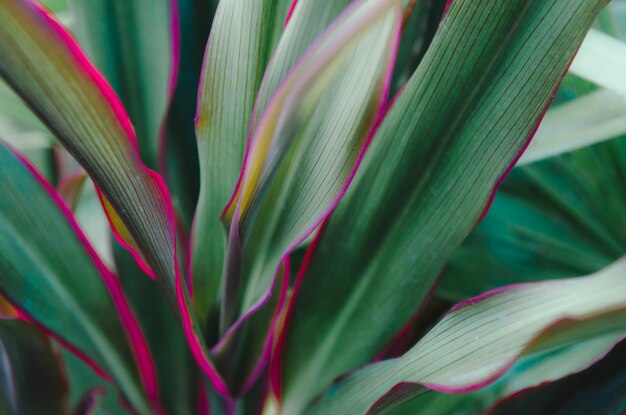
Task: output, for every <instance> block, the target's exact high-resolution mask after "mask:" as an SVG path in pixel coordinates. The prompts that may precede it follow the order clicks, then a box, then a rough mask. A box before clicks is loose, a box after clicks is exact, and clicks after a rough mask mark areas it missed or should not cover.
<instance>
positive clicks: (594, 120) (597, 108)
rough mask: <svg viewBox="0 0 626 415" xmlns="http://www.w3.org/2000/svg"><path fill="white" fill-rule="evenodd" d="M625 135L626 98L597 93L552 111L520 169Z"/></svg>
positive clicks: (614, 93)
mask: <svg viewBox="0 0 626 415" xmlns="http://www.w3.org/2000/svg"><path fill="white" fill-rule="evenodd" d="M621 135H626V96H623V95H620V94H618V93H616V92H613V91H609V90H607V89H602V90H599V91H595V92H592V93H590V94H587V95H585V96H583V97H581V98H578V99H576V100H574V101H571V102H568V103H565V104H562V105H559V106H558V107H556V108H554V109H551V110H550V111H548V113H547V114H546V117H545V118H544V119H543V121H542V122H541V125H540V126H539V130H537V134H536V135H535V137H534V138H533V140H532V142H531V143H530V145H529V146H528V148H527V149H526V151H524V154H523V155H522V157H521V158H520V160H519V161H518V163H517V164H516V166H521V165H524V164H528V163H532V162H535V161H537V160H541V159H544V158H548V157H552V156H556V155H560V154H562V153H566V152H569V151H572V150H575V149H578V148H581V147H585V146H588V145H592V144H595V143H598V142H601V141H604V140H608V139H611V138H615V137H618V136H621Z"/></svg>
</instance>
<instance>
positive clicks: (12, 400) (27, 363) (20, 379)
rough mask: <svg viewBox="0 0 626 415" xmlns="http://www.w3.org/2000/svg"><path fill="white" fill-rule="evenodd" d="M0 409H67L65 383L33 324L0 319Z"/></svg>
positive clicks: (12, 413)
mask: <svg viewBox="0 0 626 415" xmlns="http://www.w3.org/2000/svg"><path fill="white" fill-rule="evenodd" d="M0 413H2V414H6V415H20V414H44V413H45V414H50V415H62V414H65V413H67V385H66V382H65V379H63V375H62V374H61V370H60V367H59V361H58V359H57V356H55V355H54V353H53V351H52V349H51V348H50V343H49V342H48V340H47V339H46V338H45V337H44V336H43V335H42V334H41V333H40V332H39V331H38V330H37V329H35V328H34V327H33V326H30V325H28V324H26V323H25V322H23V321H19V320H4V319H0Z"/></svg>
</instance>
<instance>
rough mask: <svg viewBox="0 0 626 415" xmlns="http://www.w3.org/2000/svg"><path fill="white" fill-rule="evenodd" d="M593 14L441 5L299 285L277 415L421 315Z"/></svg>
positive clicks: (597, 6) (525, 5)
mask: <svg viewBox="0 0 626 415" xmlns="http://www.w3.org/2000/svg"><path fill="white" fill-rule="evenodd" d="M604 3H605V2H604V1H600V0H598V1H586V0H585V1H582V0H579V1H576V2H575V5H574V3H572V2H571V1H570V0H567V1H564V0H545V1H539V2H537V1H530V0H519V1H515V2H498V3H494V2H490V1H476V0H471V1H463V0H457V1H454V2H452V3H451V5H450V7H449V9H448V11H447V14H446V16H445V17H444V20H443V21H442V22H441V24H440V26H439V31H438V33H437V34H436V35H435V38H434V40H433V42H432V43H431V46H430V48H429V50H428V51H427V53H426V55H425V57H424V59H423V60H422V62H421V63H420V65H419V67H418V69H417V71H416V72H415V74H414V75H413V77H412V78H411V80H410V81H409V82H408V84H407V85H406V86H405V88H404V90H403V91H402V92H401V93H400V94H399V96H398V97H397V98H396V99H395V101H394V104H393V106H392V107H391V108H390V110H389V112H388V113H387V116H386V117H385V120H384V121H383V123H382V124H381V126H380V128H379V129H378V132H377V134H376V136H375V137H374V139H373V143H372V146H371V148H370V149H369V151H368V153H367V154H366V156H365V159H364V161H363V163H362V165H361V167H360V169H359V172H358V173H357V175H356V177H355V180H354V183H353V184H352V186H351V187H350V188H349V189H348V192H347V193H346V195H345V197H344V199H343V200H342V201H341V202H340V203H339V205H338V207H337V210H336V211H335V212H334V213H333V215H332V216H331V217H330V220H329V221H328V223H327V225H326V228H325V229H324V231H323V232H322V233H321V237H320V238H319V239H318V241H317V243H316V245H317V249H315V250H314V249H313V248H311V250H310V252H309V254H310V258H309V261H307V262H308V267H307V269H306V270H305V271H304V272H303V273H302V274H301V275H300V278H299V281H298V282H296V288H295V291H296V295H295V297H294V300H293V301H292V304H291V307H290V308H291V317H290V319H289V320H288V321H289V322H288V330H287V337H286V340H285V344H284V352H283V354H282V358H283V362H284V365H285V366H284V377H285V379H284V381H283V384H284V391H283V400H284V402H283V404H284V411H285V412H286V413H298V412H299V411H301V409H302V407H303V405H305V404H306V402H308V401H309V400H310V399H311V398H312V397H313V396H315V394H317V393H319V392H320V391H321V390H322V389H323V388H324V387H325V386H327V385H329V384H330V382H331V381H332V380H333V379H334V378H335V377H336V376H338V375H340V374H342V373H345V372H346V371H348V370H350V369H353V368H354V367H356V366H358V365H361V364H364V363H366V362H367V361H369V360H370V359H372V358H373V357H374V356H376V355H377V354H378V352H379V351H380V350H381V349H382V348H383V346H384V345H385V344H386V343H387V342H389V341H390V340H391V338H392V337H393V336H394V335H395V333H396V332H397V331H399V330H400V328H402V327H403V326H404V325H405V324H406V323H407V322H408V321H409V319H410V317H411V316H412V315H413V314H414V313H415V312H416V311H417V310H418V308H419V306H420V304H421V302H422V300H423V299H424V298H425V297H426V295H427V293H428V292H429V291H430V290H431V289H432V285H433V283H434V281H435V279H436V277H437V275H438V274H439V273H440V271H441V269H442V268H443V266H444V265H445V263H446V262H447V260H448V259H449V257H450V255H451V254H452V252H453V251H454V250H455V249H456V247H458V246H459V245H460V244H461V242H462V241H463V239H464V238H465V237H466V236H467V235H468V234H469V232H470V231H471V229H472V228H473V226H474V224H475V223H476V222H477V221H478V220H479V219H480V216H481V214H482V213H483V212H484V211H485V209H486V208H487V207H488V204H489V201H490V198H491V197H492V195H493V193H494V189H495V188H496V187H497V186H498V185H499V183H500V182H501V180H502V177H503V176H504V175H505V174H506V173H507V172H508V170H509V169H510V168H511V166H512V164H513V163H514V161H515V159H516V158H517V157H518V156H519V154H520V152H521V151H522V150H523V149H524V147H525V146H526V144H527V143H528V141H529V139H530V138H531V137H532V135H533V133H534V130H535V129H536V126H537V124H538V123H539V121H540V119H541V117H542V115H543V113H544V112H545V110H546V108H547V106H548V104H549V102H550V99H551V96H552V94H553V92H554V91H555V90H556V88H557V86H558V84H559V82H560V80H561V78H562V76H563V75H564V72H565V70H566V68H567V66H568V64H569V62H570V61H571V59H572V58H573V56H574V53H575V51H576V49H577V47H578V45H579V44H580V42H581V41H582V39H583V37H584V34H585V32H586V30H587V29H588V28H589V26H590V25H591V23H592V22H593V18H594V16H595V15H596V14H597V13H598V12H599V11H600V10H601V9H602V6H603V5H604ZM555 51H558V52H555ZM314 245H315V244H314ZM312 333H314V335H313V334H312ZM279 354H280V352H279ZM279 393H280V392H279Z"/></svg>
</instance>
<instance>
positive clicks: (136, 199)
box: [0, 0, 226, 393]
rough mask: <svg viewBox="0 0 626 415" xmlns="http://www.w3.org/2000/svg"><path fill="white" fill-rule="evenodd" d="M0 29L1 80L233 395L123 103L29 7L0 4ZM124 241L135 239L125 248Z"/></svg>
mask: <svg viewBox="0 0 626 415" xmlns="http://www.w3.org/2000/svg"><path fill="white" fill-rule="evenodd" d="M0 22H1V23H2V24H0V74H1V75H2V76H3V77H4V78H5V79H6V80H7V81H8V82H9V84H11V85H12V86H13V88H14V89H15V90H16V91H17V92H18V93H19V94H20V95H21V96H22V98H24V100H25V101H26V102H27V103H28V104H29V105H30V107H31V108H32V109H33V110H34V111H35V112H36V113H37V114H38V115H39V116H40V117H41V118H42V120H43V121H44V122H45V123H46V124H47V125H48V126H49V128H50V129H51V130H52V131H53V132H54V133H55V135H56V137H57V138H58V139H59V141H61V143H62V144H63V145H64V146H65V147H66V148H67V149H68V150H69V151H70V153H72V155H73V156H74V157H75V158H76V159H77V160H78V162H79V163H80V164H81V165H82V166H83V168H84V169H85V171H86V172H87V173H88V174H89V175H90V177H91V178H92V179H93V181H94V183H95V184H96V185H97V186H98V188H99V190H100V192H101V194H102V196H103V205H104V207H105V209H106V211H107V216H108V217H109V219H110V222H111V224H112V225H113V227H114V229H115V230H116V232H117V236H118V238H119V240H120V242H122V243H123V244H124V245H125V246H126V247H128V248H129V249H131V252H133V253H134V255H135V257H136V258H137V259H138V260H139V261H138V262H139V263H140V264H142V263H143V261H142V259H145V261H146V263H145V264H143V265H144V266H149V268H150V270H149V271H152V272H153V273H154V275H155V276H156V278H157V280H158V282H159V284H160V285H161V288H162V289H163V290H164V292H165V293H166V297H167V298H168V301H169V303H170V306H171V307H172V309H173V310H175V312H176V313H177V314H178V313H180V314H179V317H180V320H181V324H182V327H183V329H184V332H185V334H186V335H187V339H188V341H189V343H190V347H191V350H192V353H193V354H194V356H195V357H196V358H197V360H198V362H199V364H200V366H201V368H202V369H203V370H204V371H205V373H207V375H208V376H209V377H210V378H211V379H212V380H213V382H214V383H215V385H216V388H217V389H218V390H219V391H220V392H223V393H226V388H225V385H224V384H223V382H222V381H221V379H220V378H219V375H217V374H216V373H215V370H214V368H213V364H212V363H211V360H210V357H209V356H208V352H207V350H206V347H205V345H204V339H203V337H202V335H201V334H200V333H199V332H198V328H197V323H196V319H195V315H194V314H193V313H192V312H191V310H190V299H189V297H188V292H187V289H186V287H185V279H184V278H183V276H182V274H181V272H180V268H179V265H178V257H177V251H176V225H175V219H174V212H173V207H172V203H171V200H170V198H169V194H168V191H167V188H166V187H165V185H164V183H163V180H162V179H161V177H160V176H159V175H158V174H156V173H155V172H153V171H152V170H149V169H148V168H146V166H145V165H144V164H143V163H142V162H141V159H140V157H139V151H138V149H137V144H136V137H135V133H134V130H133V127H132V125H131V123H130V120H129V118H128V116H127V114H126V111H125V110H124V108H123V107H122V105H121V103H120V101H119V99H118V98H117V96H116V95H115V94H114V92H113V90H112V89H111V87H110V86H109V84H108V83H106V81H105V80H104V78H103V77H102V75H100V74H99V73H98V72H97V71H96V69H95V68H94V67H93V65H92V64H91V63H90V62H89V61H88V60H87V58H86V56H85V55H84V53H83V52H82V51H81V50H80V48H79V47H78V45H77V44H76V42H75V41H74V40H73V39H72V38H71V36H70V35H69V34H68V33H67V31H66V30H65V29H64V28H63V27H62V26H61V25H60V24H59V23H58V22H57V21H55V20H54V18H52V17H51V16H50V15H49V14H48V13H47V12H46V11H45V10H43V9H42V8H40V7H39V6H37V5H35V4H34V3H32V2H31V1H30V0H8V1H3V2H2V3H0ZM125 234H126V235H130V237H131V238H130V239H126V240H124V238H123V235H125ZM134 246H137V247H138V248H139V251H136V250H134V249H133V247H134ZM146 270H147V269H146Z"/></svg>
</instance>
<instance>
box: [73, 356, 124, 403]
mask: <svg viewBox="0 0 626 415" xmlns="http://www.w3.org/2000/svg"><path fill="white" fill-rule="evenodd" d="M61 357H62V360H63V369H64V372H65V374H66V377H67V382H68V384H69V389H70V390H69V392H70V393H69V395H70V406H71V407H72V408H74V412H78V410H77V409H78V408H79V407H80V405H81V404H82V403H83V402H84V400H85V397H86V396H88V395H91V394H92V393H93V391H94V390H99V391H103V390H104V391H106V393H105V394H104V395H103V396H102V398H101V399H100V401H99V404H98V409H101V410H102V412H104V414H106V415H128V414H129V413H130V412H129V408H128V405H126V409H124V408H123V405H124V404H123V403H122V402H121V400H120V397H119V396H118V394H117V392H116V390H115V386H113V385H112V384H111V383H109V382H107V381H106V380H104V379H103V378H102V377H100V376H98V375H97V374H96V373H95V372H94V370H93V369H92V368H91V367H89V365H88V364H87V363H85V361H83V360H80V359H79V358H78V357H76V356H75V355H73V354H72V353H71V352H69V351H68V350H66V349H61ZM96 413H97V414H98V415H101V414H99V413H98V412H96ZM76 415H79V414H76Z"/></svg>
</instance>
